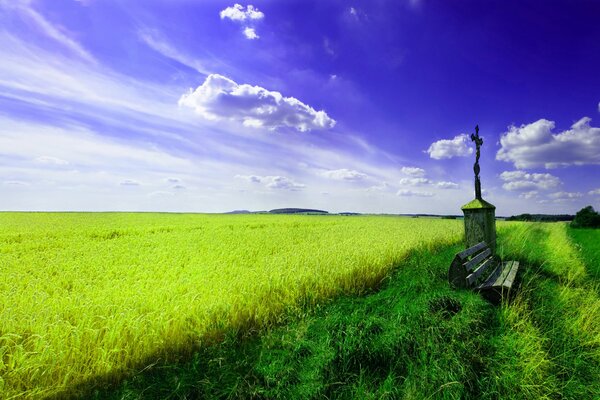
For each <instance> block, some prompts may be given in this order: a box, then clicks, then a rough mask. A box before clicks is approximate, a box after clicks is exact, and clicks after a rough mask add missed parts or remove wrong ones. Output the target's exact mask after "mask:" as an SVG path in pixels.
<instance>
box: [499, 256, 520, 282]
mask: <svg viewBox="0 0 600 400" xmlns="http://www.w3.org/2000/svg"><path fill="white" fill-rule="evenodd" d="M518 270H519V262H518V261H513V262H512V266H511V268H510V272H509V273H508V276H507V277H506V280H505V281H504V282H503V283H502V285H503V286H504V287H507V288H510V287H511V286H512V284H513V282H514V281H515V277H516V276H517V271H518Z"/></svg>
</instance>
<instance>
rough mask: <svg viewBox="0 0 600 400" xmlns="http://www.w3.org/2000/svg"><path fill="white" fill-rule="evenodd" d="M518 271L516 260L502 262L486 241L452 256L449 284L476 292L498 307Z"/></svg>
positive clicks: (506, 295)
mask: <svg viewBox="0 0 600 400" xmlns="http://www.w3.org/2000/svg"><path fill="white" fill-rule="evenodd" d="M518 269H519V262H518V261H505V262H502V260H501V259H500V257H498V256H497V255H493V254H492V251H491V250H490V248H489V247H488V245H487V244H486V243H485V242H481V243H477V244H476V245H475V246H473V247H469V248H468V249H466V250H464V251H461V252H460V253H458V254H457V255H456V256H455V257H454V260H452V264H450V269H449V271H448V281H449V282H450V285H451V286H452V287H454V288H456V289H467V288H468V289H472V290H475V291H477V292H480V293H481V294H482V295H483V296H484V297H485V298H486V299H488V300H490V301H491V302H493V303H496V304H497V303H499V302H500V301H501V299H502V298H503V297H508V296H509V294H510V290H511V288H512V286H513V283H514V281H515V277H516V276H517V271H518Z"/></svg>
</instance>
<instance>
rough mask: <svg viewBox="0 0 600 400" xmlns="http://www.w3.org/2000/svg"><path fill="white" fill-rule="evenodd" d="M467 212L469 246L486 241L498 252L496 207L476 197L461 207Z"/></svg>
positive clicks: (494, 251) (466, 236)
mask: <svg viewBox="0 0 600 400" xmlns="http://www.w3.org/2000/svg"><path fill="white" fill-rule="evenodd" d="M461 210H463V213H464V214H465V240H466V245H467V248H469V247H471V246H474V245H476V244H477V243H479V242H485V243H486V244H487V245H488V246H489V247H490V249H491V250H492V254H496V207H495V206H494V205H492V204H490V203H488V202H487V201H485V200H483V199H475V200H473V201H471V202H470V203H467V204H465V205H464V206H462V207H461Z"/></svg>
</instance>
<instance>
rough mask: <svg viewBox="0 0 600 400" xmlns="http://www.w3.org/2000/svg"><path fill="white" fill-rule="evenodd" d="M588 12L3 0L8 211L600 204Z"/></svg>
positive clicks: (535, 5)
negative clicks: (479, 195)
mask: <svg viewBox="0 0 600 400" xmlns="http://www.w3.org/2000/svg"><path fill="white" fill-rule="evenodd" d="M599 16H600V3H599V2H597V1H579V0H575V1H529V0H526V1H467V0H461V1H427V0H406V1H383V0H380V1H348V0H343V1H342V0H340V1H335V0H331V1H328V0H321V1H293V0H286V1H253V2H251V3H239V4H237V3H235V2H226V1H213V0H202V1H200V0H196V1H193V0H174V1H167V0H149V1H143V2H142V1H133V0H132V1H125V0H119V1H117V0H115V1H112V0H102V1H100V0H78V1H76V0H52V1H50V0H47V1H43V0H37V1H36V0H0V43H1V46H0V190H1V194H2V196H0V209H1V210H90V211H98V210H121V211H198V212H221V211H229V210H234V209H250V210H265V209H272V208H278V207H309V208H321V209H326V210H330V211H359V212H373V213H450V214H456V213H459V212H460V206H461V205H462V204H464V203H466V202H467V201H469V200H470V199H471V198H472V197H473V171H472V164H473V161H474V154H473V153H474V152H473V146H472V142H471V141H470V139H469V138H468V135H469V134H471V133H472V132H473V131H474V126H475V124H479V126H480V129H481V130H480V135H481V136H482V137H483V138H484V145H483V147H482V156H481V170H482V172H481V179H482V186H483V189H484V198H486V199H487V200H488V201H490V202H492V203H494V204H495V205H496V206H497V214H498V215H511V214H515V213H522V212H543V213H573V212H575V211H577V210H578V209H580V208H581V207H583V206H585V205H588V204H591V205H593V206H594V207H595V208H597V209H598V208H600V128H598V126H600V122H599V121H600V74H599V73H598V71H600V46H599V45H598V43H600V24H598V23H597V21H598V17H599Z"/></svg>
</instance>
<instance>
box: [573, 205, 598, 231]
mask: <svg viewBox="0 0 600 400" xmlns="http://www.w3.org/2000/svg"><path fill="white" fill-rule="evenodd" d="M571 227H573V228H600V214H598V213H597V212H596V210H594V207H592V206H587V207H584V208H582V209H581V210H579V211H578V212H577V214H575V219H573V222H571Z"/></svg>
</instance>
